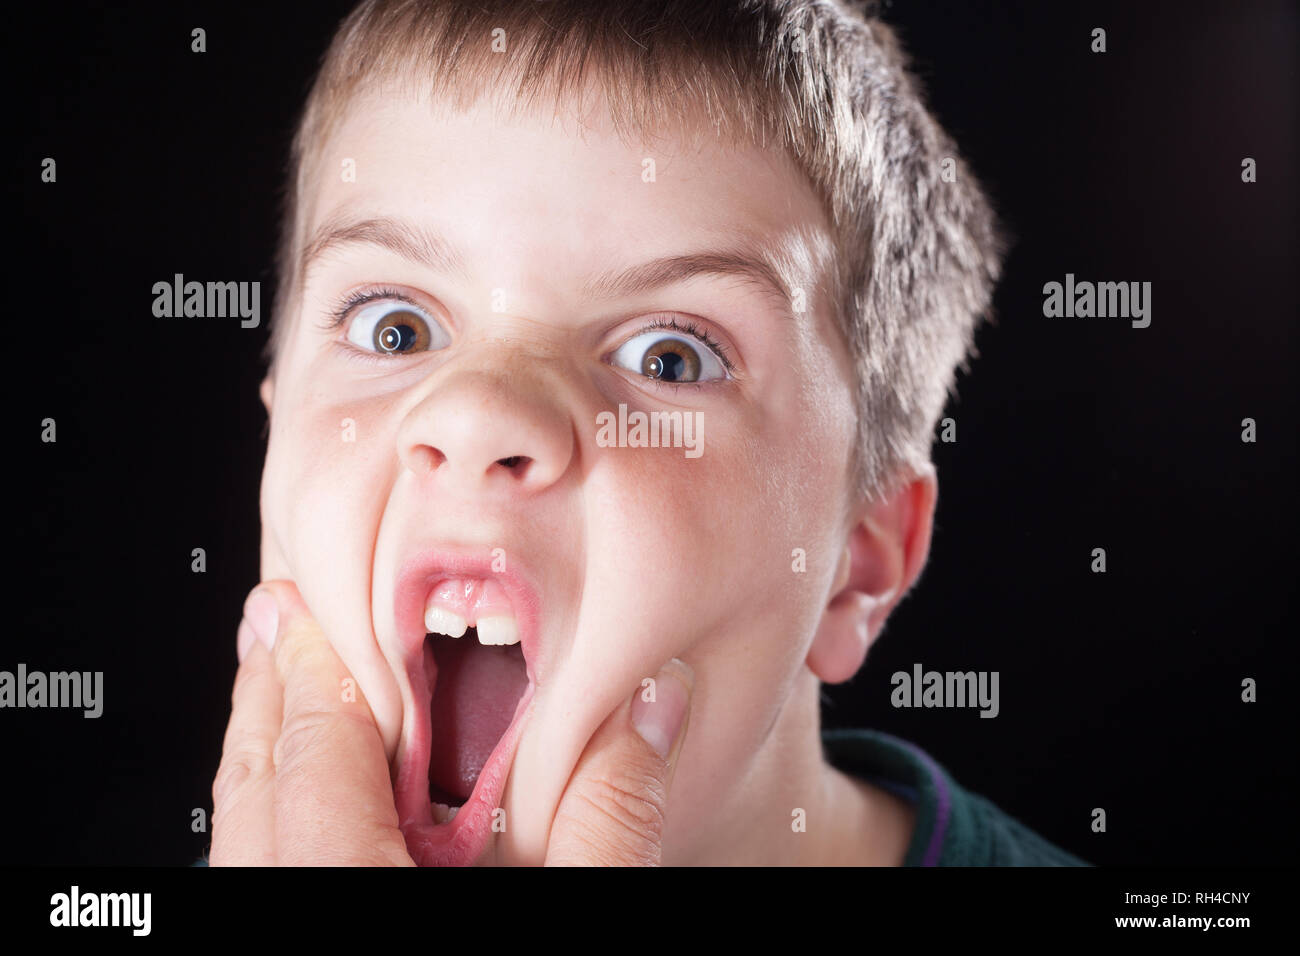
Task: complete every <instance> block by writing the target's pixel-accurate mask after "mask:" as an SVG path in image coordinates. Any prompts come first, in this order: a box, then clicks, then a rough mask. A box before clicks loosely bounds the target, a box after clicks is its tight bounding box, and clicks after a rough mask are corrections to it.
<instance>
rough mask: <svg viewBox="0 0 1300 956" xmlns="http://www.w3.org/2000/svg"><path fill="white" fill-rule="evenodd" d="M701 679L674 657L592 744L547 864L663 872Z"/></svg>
mask: <svg viewBox="0 0 1300 956" xmlns="http://www.w3.org/2000/svg"><path fill="white" fill-rule="evenodd" d="M694 683H695V678H694V674H693V673H692V671H691V669H690V667H689V666H687V665H686V664H685V663H684V662H683V661H680V660H678V659H677V658H673V659H672V660H671V661H669V662H668V663H667V664H666V665H664V668H663V670H661V671H660V672H659V673H658V674H657V675H656V676H655V678H654V681H653V683H651V684H647V685H643V686H642V687H638V688H637V691H636V693H635V694H634V695H633V697H632V700H631V701H628V702H626V703H624V704H623V705H621V706H620V707H619V708H618V709H617V710H616V711H614V713H613V714H611V715H610V716H609V718H608V719H607V720H606V721H605V723H604V724H602V725H601V727H600V729H599V730H598V731H597V732H596V735H595V736H594V737H593V738H592V740H591V742H590V743H589V744H588V745H587V749H586V751H584V752H583V755H582V757H581V759H579V761H578V766H577V767H576V768H575V769H574V773H573V777H572V779H571V780H570V781H569V785H568V787H567V788H566V789H565V791H564V796H563V797H562V798H561V799H560V806H559V809H558V811H557V812H556V816H555V822H554V823H553V824H552V826H551V835H550V840H549V842H548V845H547V852H546V865H547V866H658V865H659V863H660V862H661V861H662V857H663V829H664V820H665V817H666V813H667V809H668V791H669V788H670V787H671V785H672V775H673V770H674V769H675V768H676V766H677V758H678V755H679V754H680V753H681V748H682V742H683V741H684V740H685V738H686V726H687V724H688V723H689V717H690V698H691V692H692V689H693V687H694Z"/></svg>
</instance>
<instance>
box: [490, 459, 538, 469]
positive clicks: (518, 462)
mask: <svg viewBox="0 0 1300 956" xmlns="http://www.w3.org/2000/svg"><path fill="white" fill-rule="evenodd" d="M530 461H532V459H531V458H529V457H528V456H527V455H511V456H510V457H509V458H499V459H497V464H498V465H504V466H505V467H507V468H510V469H512V470H513V469H515V468H519V467H521V466H522V465H526V464H528V462H530Z"/></svg>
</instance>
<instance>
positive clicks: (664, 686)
mask: <svg viewBox="0 0 1300 956" xmlns="http://www.w3.org/2000/svg"><path fill="white" fill-rule="evenodd" d="M694 685H695V674H694V673H693V672H692V671H691V669H690V667H689V666H687V665H686V663H685V662H683V661H681V660H678V659H677V658H676V657H674V658H673V659H672V660H671V661H669V662H668V663H667V664H665V665H664V667H663V670H661V671H660V672H659V673H658V674H656V675H655V678H654V700H647V699H646V697H647V696H649V693H650V688H649V687H646V686H641V687H638V688H637V690H636V696H635V697H633V698H632V726H633V727H635V728H636V732H637V733H638V734H640V735H641V737H642V738H643V739H644V740H645V742H646V743H648V744H649V745H650V746H651V747H653V748H654V749H655V751H656V752H657V753H658V754H659V756H661V757H664V758H667V757H668V755H669V754H670V753H672V750H673V744H674V743H676V741H677V735H678V734H679V733H681V729H682V722H683V721H684V720H685V718H686V707H687V705H688V704H689V703H690V700H691V688H692V687H694Z"/></svg>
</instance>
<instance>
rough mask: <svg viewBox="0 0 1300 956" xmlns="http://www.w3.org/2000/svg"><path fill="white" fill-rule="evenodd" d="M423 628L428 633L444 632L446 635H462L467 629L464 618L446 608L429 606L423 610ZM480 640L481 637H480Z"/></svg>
mask: <svg viewBox="0 0 1300 956" xmlns="http://www.w3.org/2000/svg"><path fill="white" fill-rule="evenodd" d="M424 629H425V630H426V631H428V632H429V633H430V634H446V635H447V636H448V637H463V636H464V634H465V632H466V631H467V630H469V625H468V624H466V623H465V619H464V618H463V617H461V616H460V615H459V614H457V613H455V612H454V611H448V610H447V609H446V608H441V607H429V608H426V609H425V612H424ZM480 640H481V638H480Z"/></svg>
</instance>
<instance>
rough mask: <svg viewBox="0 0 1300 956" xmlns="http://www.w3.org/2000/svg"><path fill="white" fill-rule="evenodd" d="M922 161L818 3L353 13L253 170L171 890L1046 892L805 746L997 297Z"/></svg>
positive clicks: (964, 182) (909, 87)
mask: <svg viewBox="0 0 1300 956" xmlns="http://www.w3.org/2000/svg"><path fill="white" fill-rule="evenodd" d="M956 155H957V154H956V151H955V149H954V148H953V146H952V144H951V143H950V142H949V141H948V140H947V138H946V137H945V136H944V134H943V133H942V131H941V130H940V129H939V128H938V127H937V125H936V124H935V122H934V121H933V120H932V119H931V118H930V117H929V116H928V114H927V113H926V112H925V110H924V108H923V106H922V104H921V101H920V98H919V95H918V93H917V92H916V90H915V88H914V86H913V82H912V80H911V79H910V78H909V76H908V75H907V74H906V73H905V72H904V67H903V60H902V56H901V54H900V52H899V49H898V47H897V44H896V42H895V40H894V38H893V35H892V34H891V33H890V32H889V30H888V29H887V28H886V27H885V26H883V25H882V24H881V23H879V22H878V21H875V20H870V21H867V20H864V19H863V17H862V16H861V15H859V14H857V13H855V12H853V11H852V10H850V9H849V8H847V7H845V6H839V5H835V4H831V3H824V2H823V3H813V2H800V0H764V2H746V3H742V2H739V0H737V2H711V3H699V2H698V0H692V2H684V3H664V4H642V3H634V2H609V0H592V2H577V0H574V2H556V3H545V4H540V3H533V2H516V3H501V4H495V5H491V4H486V5H485V4H483V3H481V2H473V3H470V2H462V0H445V2H444V0H389V2H385V0H375V2H366V3H363V4H362V5H361V6H360V7H359V8H358V9H357V10H355V11H354V12H353V13H352V14H351V15H350V16H349V17H348V19H347V20H346V21H345V22H344V23H343V25H342V26H341V28H340V30H339V32H338V34H337V35H336V37H335V40H334V42H333V44H332V46H331V48H330V50H329V52H328V53H327V55H326V57H325V60H324V63H323V66H322V70H321V73H320V76H319V77H318V79H317V81H316V84H315V86H314V88H313V90H312V92H311V94H310V96H309V99H308V103H307V107H306V110H305V112H304V116H303V119H302V123H301V126H300V128H299V131H298V135H297V137H296V139H295V143H294V152H293V162H292V177H291V182H290V188H289V208H288V215H287V217H286V224H285V237H284V241H283V244H282V255H281V261H280V270H281V271H280V276H281V282H280V288H279V292H278V296H277V304H276V309H275V318H274V322H275V325H274V329H273V332H272V339H271V343H270V346H271V353H270V357H271V365H270V370H269V372H268V374H267V377H266V380H265V382H264V384H263V387H262V397H263V400H264V402H265V403H266V406H267V409H268V412H269V414H270V438H269V443H268V448H267V457H266V465H265V472H264V476H263V483H262V496H261V512H262V524H263V531H262V550H261V562H262V577H263V580H264V581H265V582H270V583H268V584H264V585H263V586H261V587H260V588H259V589H258V590H257V591H255V592H254V594H253V596H251V597H250V599H249V601H248V603H247V604H246V606H245V620H244V622H243V623H242V624H241V627H240V636H239V651H240V657H241V676H240V678H239V680H238V681H237V686H236V694H235V708H234V714H233V715H232V718H231V725H230V729H229V731H228V733H227V737H226V743H225V753H224V755H223V761H222V768H221V770H219V772H218V775H217V779H216V781H215V784H214V800H215V804H216V807H215V816H214V838H213V840H214V843H213V850H212V858H213V862H217V863H220V862H233V863H238V862H401V863H408V862H415V863H419V864H475V863H477V864H484V863H498V864H537V863H543V862H552V863H554V862H603V863H631V862H665V863H670V864H697V863H712V864H718V863H720V864H821V863H837V864H880V865H896V864H901V863H909V864H911V863H925V864H935V863H967V864H989V863H1000V862H1015V863H1028V864H1049V863H1050V864H1057V863H1074V862H1078V861H1076V860H1074V859H1073V858H1072V857H1070V856H1068V855H1067V854H1064V853H1062V852H1061V851H1059V850H1057V849H1056V848H1054V847H1052V846H1050V845H1049V844H1047V843H1045V842H1044V841H1042V840H1041V838H1039V837H1037V836H1035V835H1034V834H1032V833H1030V832H1029V831H1027V830H1025V829H1024V828H1023V827H1021V826H1020V825H1019V824H1017V823H1015V821H1012V820H1010V819H1009V818H1007V817H1006V816H1004V815H1003V814H1002V813H1001V812H1000V811H998V810H997V809H996V808H994V807H993V806H992V805H990V804H988V803H987V802H985V801H982V800H980V799H979V798H977V797H974V796H973V795H970V794H967V793H966V792H965V791H963V790H962V789H961V788H960V787H958V786H957V785H956V784H955V783H954V782H953V781H952V780H951V778H950V777H948V776H947V775H946V774H945V773H944V772H943V771H942V770H941V769H940V768H938V767H937V766H935V765H934V763H933V761H931V760H930V759H929V758H928V757H926V756H925V755H924V754H921V753H920V752H919V751H916V750H915V748H911V747H909V746H908V745H905V744H903V743H902V742H899V741H895V740H893V739H892V738H889V737H886V736H884V735H872V734H866V733H862V734H857V735H849V736H847V737H846V736H845V735H843V734H840V735H828V738H827V743H828V745H830V746H831V749H832V752H831V757H832V759H828V758H827V755H825V754H824V753H823V749H822V746H821V738H820V736H819V734H820V728H819V713H818V690H819V682H820V681H828V682H832V683H834V682H840V681H844V680H847V679H848V678H850V677H851V676H852V675H853V674H854V673H855V672H856V671H857V670H858V669H859V667H860V666H861V665H862V663H863V660H864V659H865V656H866V653H867V650H868V648H869V646H870V644H871V642H872V641H873V640H874V639H875V638H876V637H877V636H878V635H879V633H880V631H881V628H882V627H883V626H884V623H885V620H886V618H887V616H888V614H889V613H890V611H891V610H892V609H893V607H894V606H895V605H896V604H897V603H898V601H899V600H900V599H901V598H902V596H903V595H904V594H905V593H906V592H907V590H908V589H909V588H910V586H911V585H912V583H913V582H914V581H915V580H916V578H917V576H918V575H919V574H920V572H921V569H922V567H923V566H924V563H925V559H926V555H927V553H928V548H929V540H930V533H931V519H932V515H933V511H934V505H935V498H936V494H937V490H936V489H937V485H936V478H935V474H934V469H933V467H932V466H931V464H930V462H929V443H930V435H931V431H932V428H933V426H934V424H935V422H936V420H937V418H938V416H939V414H940V412H941V410H942V407H943V404H944V402H945V400H946V397H947V394H948V391H949V388H950V387H951V384H952V381H953V375H954V369H955V368H956V367H957V366H958V365H959V363H961V362H963V361H964V360H965V356H966V355H967V353H968V352H969V350H970V348H971V344H972V334H973V328H974V326H975V324H976V322H977V320H978V318H979V316H980V315H981V314H982V313H984V312H985V311H986V309H987V307H988V303H989V299H990V295H991V290H992V287H993V283H994V281H995V279H996V277H997V274H998V271H999V256H1000V252H999V242H998V239H997V233H996V229H995V225H994V221H993V216H992V213H991V211H990V210H989V208H988V205H987V203H986V201H985V199H984V197H983V196H982V195H981V193H980V191H979V189H978V187H977V185H976V183H975V180H974V179H973V177H972V176H971V174H970V173H969V172H968V171H967V170H966V169H965V167H964V166H962V165H961V163H960V161H959V160H957V159H956ZM945 166H946V167H947V168H948V169H949V170H950V171H953V172H955V176H942V177H941V172H942V170H943V168H944V167H945ZM264 645H265V648H268V649H269V650H270V651H271V653H267V651H266V650H265V649H264ZM688 715H689V734H687V733H686V730H687V725H688ZM272 758H274V759H272ZM835 763H840V764H841V765H842V768H837V767H836V766H835V765H834V764H835ZM846 769H847V770H848V771H849V772H845V770H846Z"/></svg>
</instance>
